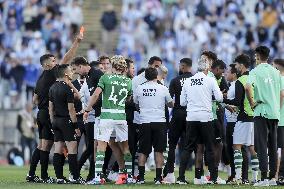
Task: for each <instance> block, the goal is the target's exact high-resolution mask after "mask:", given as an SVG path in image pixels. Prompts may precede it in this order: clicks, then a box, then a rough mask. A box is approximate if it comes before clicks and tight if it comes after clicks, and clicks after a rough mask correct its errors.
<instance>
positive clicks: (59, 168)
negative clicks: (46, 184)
mask: <svg viewBox="0 0 284 189" xmlns="http://www.w3.org/2000/svg"><path fill="white" fill-rule="evenodd" d="M63 156H64V155H63ZM62 159H63V158H62V154H58V153H54V155H53V167H54V171H55V175H56V178H57V179H63V165H64V163H62Z"/></svg>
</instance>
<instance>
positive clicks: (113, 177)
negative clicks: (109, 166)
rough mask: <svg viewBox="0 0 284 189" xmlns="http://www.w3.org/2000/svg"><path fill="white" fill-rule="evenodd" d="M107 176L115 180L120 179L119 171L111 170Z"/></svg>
mask: <svg viewBox="0 0 284 189" xmlns="http://www.w3.org/2000/svg"><path fill="white" fill-rule="evenodd" d="M107 178H108V179H109V180H111V181H113V182H115V181H117V179H118V173H117V172H114V171H111V172H109V174H108V176H107Z"/></svg>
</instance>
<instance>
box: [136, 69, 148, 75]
mask: <svg viewBox="0 0 284 189" xmlns="http://www.w3.org/2000/svg"><path fill="white" fill-rule="evenodd" d="M145 70H146V68H140V69H139V70H138V71H137V75H139V74H141V73H143V72H144V71H145Z"/></svg>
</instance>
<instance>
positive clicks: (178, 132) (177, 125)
mask: <svg viewBox="0 0 284 189" xmlns="http://www.w3.org/2000/svg"><path fill="white" fill-rule="evenodd" d="M186 114H187V113H186V110H183V109H174V110H173V117H172V119H171V122H170V128H169V134H168V136H169V145H171V146H174V148H175V147H176V145H177V143H178V141H179V139H180V138H181V136H182V134H185V130H186Z"/></svg>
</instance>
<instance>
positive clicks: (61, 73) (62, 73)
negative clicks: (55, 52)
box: [56, 64, 69, 78]
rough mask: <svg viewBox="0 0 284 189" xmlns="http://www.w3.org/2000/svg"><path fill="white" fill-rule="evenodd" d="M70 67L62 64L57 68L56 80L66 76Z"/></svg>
mask: <svg viewBox="0 0 284 189" xmlns="http://www.w3.org/2000/svg"><path fill="white" fill-rule="evenodd" d="M68 67H69V65H68V64H61V65H58V66H57V71H56V78H63V77H64V76H65V71H66V69H67V68H68Z"/></svg>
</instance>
